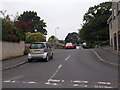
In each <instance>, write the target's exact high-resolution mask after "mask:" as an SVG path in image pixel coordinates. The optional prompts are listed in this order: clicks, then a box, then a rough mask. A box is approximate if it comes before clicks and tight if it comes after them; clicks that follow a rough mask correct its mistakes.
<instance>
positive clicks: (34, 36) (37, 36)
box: [26, 32, 46, 43]
mask: <svg viewBox="0 0 120 90" xmlns="http://www.w3.org/2000/svg"><path fill="white" fill-rule="evenodd" d="M45 41H46V37H45V36H44V35H43V34H42V33H40V32H37V33H31V32H28V33H26V43H34V42H45Z"/></svg>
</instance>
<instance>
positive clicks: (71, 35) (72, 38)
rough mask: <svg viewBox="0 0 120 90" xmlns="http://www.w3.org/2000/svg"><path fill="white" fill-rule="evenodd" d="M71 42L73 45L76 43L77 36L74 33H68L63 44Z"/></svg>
mask: <svg viewBox="0 0 120 90" xmlns="http://www.w3.org/2000/svg"><path fill="white" fill-rule="evenodd" d="M68 42H71V43H73V44H75V43H78V34H77V33H76V32H73V33H69V34H68V35H67V36H66V38H65V43H68Z"/></svg>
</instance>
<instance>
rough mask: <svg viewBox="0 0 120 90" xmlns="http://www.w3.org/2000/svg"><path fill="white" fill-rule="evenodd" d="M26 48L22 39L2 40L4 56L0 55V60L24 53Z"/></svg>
mask: <svg viewBox="0 0 120 90" xmlns="http://www.w3.org/2000/svg"><path fill="white" fill-rule="evenodd" d="M24 48H25V43H24V41H20V43H13V42H12V43H11V42H2V50H0V51H2V56H1V55H0V60H3V59H8V58H11V57H16V56H21V55H24Z"/></svg>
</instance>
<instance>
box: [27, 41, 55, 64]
mask: <svg viewBox="0 0 120 90" xmlns="http://www.w3.org/2000/svg"><path fill="white" fill-rule="evenodd" d="M34 59H44V60H45V61H46V62H48V61H49V59H53V50H52V48H51V46H50V45H49V43H47V42H38V43H33V44H31V45H30V48H29V53H28V62H31V61H33V60H34Z"/></svg>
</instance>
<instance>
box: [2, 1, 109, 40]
mask: <svg viewBox="0 0 120 90" xmlns="http://www.w3.org/2000/svg"><path fill="white" fill-rule="evenodd" d="M106 1H110V0H0V11H1V10H2V11H4V10H7V12H6V14H9V15H13V16H15V15H16V13H18V15H20V14H22V13H23V12H24V11H35V12H37V15H38V16H39V17H41V20H44V22H46V25H47V27H46V29H47V32H48V33H47V34H48V35H47V36H46V37H47V39H48V38H49V37H50V36H52V35H55V36H56V37H58V39H59V40H64V39H65V37H66V36H67V34H68V33H72V32H78V29H80V28H81V24H82V23H83V16H84V14H85V13H86V12H87V10H88V9H89V7H93V6H94V5H98V4H100V3H102V2H106ZM55 31H56V34H55Z"/></svg>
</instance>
